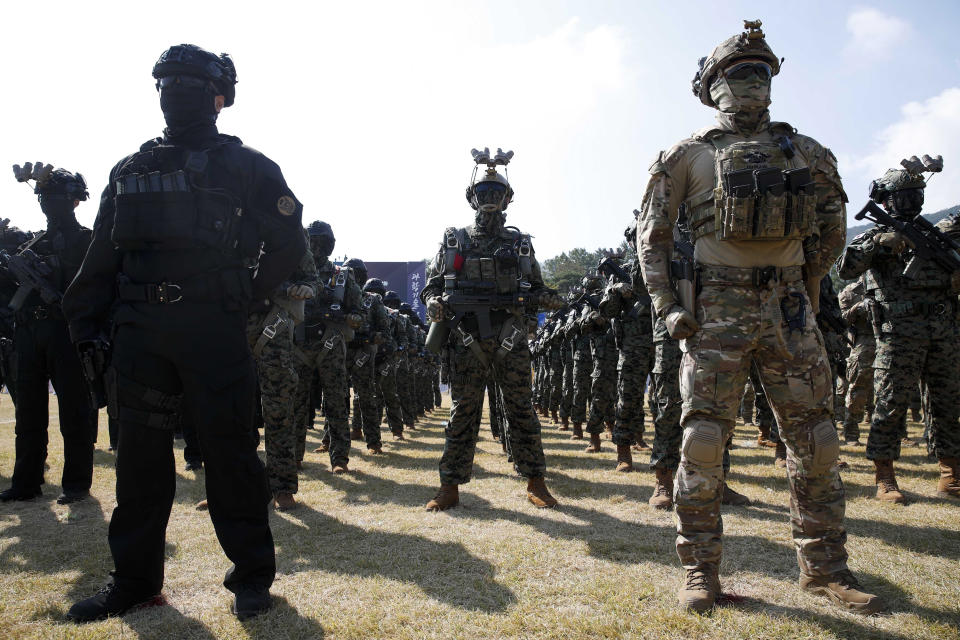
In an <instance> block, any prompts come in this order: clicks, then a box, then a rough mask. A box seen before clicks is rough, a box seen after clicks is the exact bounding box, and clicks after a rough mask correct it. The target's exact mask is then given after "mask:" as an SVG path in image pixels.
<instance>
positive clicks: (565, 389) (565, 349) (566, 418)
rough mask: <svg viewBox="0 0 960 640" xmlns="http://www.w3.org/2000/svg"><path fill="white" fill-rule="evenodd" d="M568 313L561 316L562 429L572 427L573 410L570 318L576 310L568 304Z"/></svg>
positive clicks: (572, 345)
mask: <svg viewBox="0 0 960 640" xmlns="http://www.w3.org/2000/svg"><path fill="white" fill-rule="evenodd" d="M565 309H566V313H565V314H564V315H563V317H561V318H559V320H558V322H559V324H560V332H561V335H562V338H561V343H560V356H561V358H562V359H563V379H562V383H561V385H560V410H559V412H558V415H559V416H560V431H567V430H569V429H570V414H571V413H572V412H573V349H574V337H573V335H571V333H570V319H571V316H574V315H575V314H576V311H575V310H574V309H573V308H571V307H570V306H566V307H565Z"/></svg>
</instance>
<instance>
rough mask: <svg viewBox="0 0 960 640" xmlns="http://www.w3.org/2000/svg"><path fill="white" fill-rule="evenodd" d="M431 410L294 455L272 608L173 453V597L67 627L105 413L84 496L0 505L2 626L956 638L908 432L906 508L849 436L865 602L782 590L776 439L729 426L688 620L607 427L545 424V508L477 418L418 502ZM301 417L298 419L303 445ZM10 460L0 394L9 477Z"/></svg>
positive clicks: (784, 569)
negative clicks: (472, 438) (237, 565)
mask: <svg viewBox="0 0 960 640" xmlns="http://www.w3.org/2000/svg"><path fill="white" fill-rule="evenodd" d="M52 400H53V399H52ZM437 413H438V414H439V415H437V417H436V418H434V419H432V420H428V421H427V422H426V424H424V426H423V427H422V428H420V429H418V430H417V431H416V432H414V433H413V434H412V438H411V440H410V441H409V442H406V443H401V444H393V443H392V441H390V440H389V434H387V436H388V437H387V444H386V446H385V450H386V451H387V452H388V455H387V456H385V457H383V458H380V459H372V458H370V457H369V456H367V455H366V454H365V450H361V449H358V448H357V447H354V451H353V454H354V458H353V460H352V461H351V467H352V468H354V469H355V471H354V472H353V473H351V474H350V475H348V476H346V477H339V476H334V475H333V474H331V473H330V471H329V461H328V459H326V458H325V457H322V456H321V455H319V454H312V453H311V454H308V461H307V464H306V468H305V469H304V472H303V480H302V482H301V493H300V494H299V496H298V497H299V498H300V499H301V500H302V501H303V506H302V507H301V508H300V509H298V510H297V511H294V512H291V513H289V514H286V513H285V514H279V513H274V514H272V515H271V520H272V526H273V532H274V536H275V538H276V542H277V560H278V565H279V575H278V576H277V581H276V583H275V585H274V588H273V593H274V594H275V596H276V607H275V609H274V610H273V611H272V612H271V613H269V614H267V615H265V616H262V617H260V618H258V619H255V620H253V621H250V622H248V623H245V624H241V623H239V622H237V621H236V619H235V618H234V617H233V616H232V615H231V614H230V613H229V611H228V606H229V602H230V598H229V594H228V593H227V592H226V591H225V590H224V589H223V588H222V587H221V586H220V581H221V579H222V577H223V573H224V571H225V570H226V569H227V567H228V561H227V559H226V557H224V555H223V553H222V551H221V550H220V547H219V545H218V544H217V541H216V538H215V537H214V534H213V528H212V526H211V524H210V520H209V517H208V516H207V514H206V513H203V512H197V511H195V510H194V509H193V504H194V503H195V502H196V501H197V500H199V499H201V498H202V497H203V486H202V478H201V477H199V475H195V474H193V473H186V472H183V471H180V472H179V474H178V482H177V499H176V502H175V504H174V507H173V514H172V516H171V519H170V526H169V529H168V532H167V539H168V553H167V564H166V571H167V582H166V585H165V589H164V593H165V595H166V598H167V601H168V603H169V606H165V607H154V608H150V609H144V610H140V611H137V612H134V613H132V614H130V615H127V616H126V617H124V618H122V619H114V620H109V621H106V622H102V623H97V624H90V625H84V626H74V625H71V624H68V623H66V622H65V621H64V613H65V611H66V609H67V608H68V607H69V605H70V603H71V602H73V601H74V600H75V599H77V598H78V597H81V596H85V595H89V594H90V593H92V592H94V591H95V590H96V589H97V588H98V587H99V586H100V585H101V584H102V583H103V581H104V579H105V577H106V574H107V571H108V570H109V569H110V568H111V561H110V555H109V550H108V548H107V543H106V531H107V522H108V520H109V515H110V510H111V508H112V506H113V501H114V498H113V482H114V475H113V472H112V467H113V456H112V454H110V453H108V452H107V451H105V449H106V426H105V422H104V423H103V425H102V428H101V437H100V443H99V444H98V451H97V454H96V464H97V467H96V471H95V479H94V483H95V484H94V487H93V495H94V500H90V501H87V502H85V503H81V504H77V505H74V506H72V507H63V506H59V505H57V504H56V503H55V502H54V498H55V497H56V495H57V493H58V489H59V488H58V487H57V486H55V485H53V484H50V485H47V486H46V487H45V489H44V497H43V498H42V499H39V500H37V501H34V502H28V503H15V504H12V505H11V504H7V505H2V506H0V637H2V638H104V637H111V638H114V637H123V638H131V637H143V638H319V637H331V638H383V637H389V638H445V639H446V638H622V637H637V638H641V637H642V638H678V637H684V638H777V639H783V638H877V637H888V638H903V639H907V638H909V639H913V638H938V639H939V638H960V633H958V630H957V628H958V624H960V612H958V601H960V579H958V576H960V503H956V502H954V503H947V502H945V501H943V500H940V499H937V498H936V497H935V466H934V465H933V464H932V463H929V462H927V461H926V459H925V456H923V455H922V453H921V451H920V450H919V449H910V450H907V451H906V452H905V453H906V455H905V456H904V458H903V461H902V464H901V465H900V468H901V478H902V482H901V486H902V487H903V488H904V489H905V490H906V491H907V492H909V493H910V494H911V496H912V497H913V498H914V500H913V503H912V504H910V505H909V506H907V507H894V506H887V505H881V504H879V503H877V502H875V501H873V500H871V499H870V495H871V493H872V492H873V490H874V489H873V479H872V475H871V473H870V469H871V467H870V465H868V463H867V462H866V460H864V459H863V457H862V449H859V450H856V451H854V450H851V449H848V448H846V449H845V451H844V454H845V457H846V458H847V459H848V460H849V461H850V462H851V469H850V470H849V471H847V472H845V473H844V481H845V483H846V486H847V491H848V506H847V516H848V519H847V524H848V528H849V532H850V542H849V548H850V552H851V565H852V567H853V569H854V570H855V571H856V572H857V573H858V574H859V575H860V576H861V578H862V579H863V582H864V583H865V584H866V585H867V586H868V587H869V588H870V589H873V590H876V591H878V592H879V593H881V594H882V595H883V596H884V597H885V598H887V599H888V600H889V601H890V602H891V603H892V607H893V612H892V614H891V615H888V616H881V617H873V618H863V617H859V616H855V615H853V614H848V613H845V612H843V611H840V610H838V609H836V608H833V607H832V606H830V605H829V604H828V603H827V602H826V601H825V600H822V599H818V598H814V597H812V596H808V595H806V594H804V593H802V592H800V591H799V590H798V589H797V588H796V586H795V584H796V574H797V569H796V561H795V557H794V552H793V549H792V544H791V541H790V537H789V525H788V522H787V518H788V511H787V502H788V494H787V490H786V478H785V476H784V472H783V471H781V470H778V469H776V468H775V467H774V466H773V465H772V458H773V455H772V450H770V449H763V450H761V449H757V448H755V447H754V446H753V444H752V438H753V437H754V436H755V431H754V430H753V428H749V429H747V428H744V427H739V428H738V430H737V439H736V443H737V444H738V445H739V446H738V448H737V449H736V450H735V451H734V452H733V473H732V477H731V485H732V486H734V487H736V488H737V489H739V490H741V491H742V492H743V493H745V494H747V495H748V496H749V497H750V498H751V499H752V500H753V501H754V505H753V506H751V507H746V508H736V509H732V508H731V509H727V510H726V512H725V528H726V532H727V535H726V538H725V540H726V556H725V559H724V565H723V584H724V589H725V591H726V592H727V593H729V594H731V596H732V597H731V598H730V599H729V603H728V604H727V605H726V606H723V607H721V608H718V609H717V610H716V611H715V612H713V613H712V614H711V615H708V616H703V617H698V616H695V615H688V614H685V613H683V612H681V611H680V610H679V609H678V607H677V605H676V603H675V595H674V592H675V589H676V586H677V584H678V581H679V579H680V575H681V572H680V567H679V565H678V562H677V558H676V554H675V552H674V548H673V541H674V528H673V518H672V515H671V514H669V513H661V512H656V511H654V510H653V509H651V508H650V507H648V506H647V504H646V501H647V498H649V496H650V494H651V491H652V476H651V474H649V473H647V472H641V473H633V474H629V475H624V474H617V473H615V472H614V471H613V467H614V455H613V447H612V445H611V444H610V442H609V441H605V442H604V452H603V453H602V454H600V455H599V456H598V455H591V454H586V453H583V452H582V449H583V444H582V443H572V442H570V441H569V440H567V439H566V437H565V436H564V435H563V434H562V433H560V432H559V431H557V429H556V428H555V427H553V426H552V425H550V426H545V427H544V435H545V444H546V449H547V461H548V466H549V474H548V482H549V483H550V486H551V488H552V489H553V491H554V492H555V494H556V495H557V497H558V498H559V499H560V500H561V505H562V506H561V508H560V509H559V510H556V511H546V512H544V511H538V510H536V509H534V508H533V506H532V505H530V504H528V503H527V502H526V501H525V500H524V497H523V484H522V482H521V481H520V480H519V479H517V478H516V477H515V476H514V474H513V471H512V468H511V466H510V465H508V464H507V462H506V459H505V457H504V456H503V455H502V454H501V453H500V449H499V446H497V445H496V444H495V443H494V442H492V441H491V439H490V438H489V435H488V434H489V431H487V430H486V426H485V425H484V428H483V432H482V441H481V444H480V451H479V452H478V455H477V460H476V469H475V471H476V475H475V478H474V480H473V482H471V483H470V484H468V485H466V486H465V487H463V491H462V493H461V496H462V506H461V507H460V508H459V509H455V510H453V511H451V512H447V513H441V514H427V513H425V512H424V511H423V510H422V506H423V504H424V503H425V502H426V501H427V500H428V499H429V498H430V497H431V496H432V492H433V489H434V487H435V486H436V484H437V472H436V465H437V459H438V456H439V453H440V450H441V448H442V427H441V420H443V419H445V418H446V413H447V412H446V410H440V411H439V412H437ZM54 416H55V413H54ZM52 422H53V423H54V424H53V425H52V426H51V454H50V459H49V464H50V470H49V472H48V473H47V478H48V479H49V480H50V481H51V482H56V481H57V480H58V479H59V475H60V468H61V464H62V457H61V446H60V439H59V435H58V433H57V429H56V426H55V422H56V418H55V417H54V418H53V419H52ZM911 433H912V434H913V435H917V434H918V426H917V425H915V424H912V425H911ZM317 436H318V432H316V431H311V432H310V436H309V439H310V443H309V444H315V443H316V442H317V439H318V437H317ZM180 447H182V442H178V449H179V448H180ZM309 450H312V447H311V448H310V449H308V451H309ZM178 465H180V468H182V456H181V455H180V452H179V451H178ZM12 467H13V420H12V407H11V405H10V403H9V400H8V398H6V397H5V398H4V399H3V405H2V407H0V472H2V474H3V476H2V477H0V483H2V485H3V486H7V485H8V482H9V473H10V471H11V469H12Z"/></svg>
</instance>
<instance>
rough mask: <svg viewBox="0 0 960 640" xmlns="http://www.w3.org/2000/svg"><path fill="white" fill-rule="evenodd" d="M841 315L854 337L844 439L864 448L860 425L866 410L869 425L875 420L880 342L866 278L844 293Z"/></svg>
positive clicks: (859, 280)
mask: <svg viewBox="0 0 960 640" xmlns="http://www.w3.org/2000/svg"><path fill="white" fill-rule="evenodd" d="M839 299H840V313H841V314H842V316H843V321H844V322H846V323H847V325H848V326H849V327H850V330H851V331H852V332H853V335H854V345H853V348H851V349H850V356H849V358H848V359H847V394H846V403H845V404H846V414H845V416H844V419H843V439H844V440H845V441H846V443H847V444H848V445H858V446H859V445H860V422H862V421H863V413H864V410H866V413H867V422H870V420H871V419H872V417H873V359H874V357H875V356H876V353H877V340H876V338H875V337H874V335H873V321H872V319H871V317H872V316H871V314H872V311H871V308H870V307H871V304H872V302H871V299H870V298H868V297H867V296H865V295H864V286H863V276H861V277H860V278H857V280H856V281H855V282H851V283H850V284H848V285H847V286H846V287H844V288H843V290H841V291H840V296H839Z"/></svg>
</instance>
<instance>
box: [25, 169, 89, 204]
mask: <svg viewBox="0 0 960 640" xmlns="http://www.w3.org/2000/svg"><path fill="white" fill-rule="evenodd" d="M33 192H34V193H36V194H38V195H45V196H50V195H52V196H66V197H67V198H69V199H71V200H86V199H87V198H88V197H89V196H90V193H89V192H88V191H87V181H86V180H84V179H83V175H81V174H79V173H70V172H69V171H67V170H66V169H54V170H53V171H52V172H50V174H49V175H48V176H47V178H46V179H45V180H42V181H40V180H38V181H37V186H36V187H35V188H34V190H33Z"/></svg>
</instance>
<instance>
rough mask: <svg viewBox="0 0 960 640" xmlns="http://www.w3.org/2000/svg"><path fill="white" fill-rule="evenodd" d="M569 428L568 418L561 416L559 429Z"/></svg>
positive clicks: (566, 429) (567, 429)
mask: <svg viewBox="0 0 960 640" xmlns="http://www.w3.org/2000/svg"><path fill="white" fill-rule="evenodd" d="M569 430H570V418H568V417H567V416H563V418H561V419H560V431H569Z"/></svg>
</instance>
